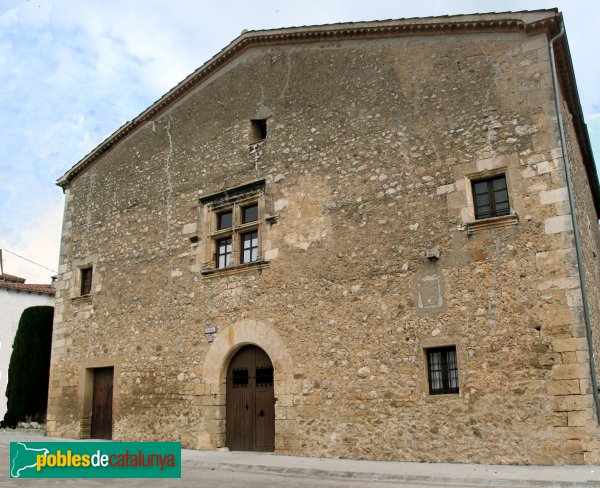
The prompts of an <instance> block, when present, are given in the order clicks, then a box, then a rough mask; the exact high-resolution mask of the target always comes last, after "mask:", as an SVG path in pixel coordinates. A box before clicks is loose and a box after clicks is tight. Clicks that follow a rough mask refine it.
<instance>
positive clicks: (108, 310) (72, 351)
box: [48, 34, 591, 464]
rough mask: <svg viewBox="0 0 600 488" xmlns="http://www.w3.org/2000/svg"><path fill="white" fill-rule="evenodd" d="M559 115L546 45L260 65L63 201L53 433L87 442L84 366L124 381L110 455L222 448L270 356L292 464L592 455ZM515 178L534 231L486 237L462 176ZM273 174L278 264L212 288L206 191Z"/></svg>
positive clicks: (442, 45)
mask: <svg viewBox="0 0 600 488" xmlns="http://www.w3.org/2000/svg"><path fill="white" fill-rule="evenodd" d="M553 113H554V109H553V106H552V91H551V78H550V65H549V62H548V50H547V42H546V38H545V35H542V34H540V35H537V36H530V37H528V36H527V35H525V34H475V35H456V36H452V35H444V36H431V37H416V38H402V39H388V40H381V41H378V40H370V41H356V42H332V43H313V44H306V45H304V44H303V45H294V46H281V47H268V48H266V47H265V48H260V49H259V48H254V49H251V50H249V51H247V52H246V53H245V54H243V55H242V56H240V57H239V58H237V60H234V61H232V62H231V63H230V64H229V65H228V66H227V68H225V69H223V70H221V71H220V72H219V73H217V74H216V75H215V76H213V77H212V78H211V79H210V80H208V81H206V82H205V83H203V85H202V86H200V87H199V88H198V89H196V90H195V91H194V92H193V93H192V94H191V95H189V96H188V97H187V98H186V99H185V100H183V101H181V102H179V103H178V104H177V105H176V106H174V107H173V108H172V109H170V110H169V111H168V112H166V113H164V114H163V115H161V116H160V118H159V119H157V120H155V121H153V122H151V123H148V124H147V125H146V126H145V127H144V128H142V129H140V130H138V131H137V132H135V133H134V134H132V135H131V136H130V137H128V138H127V139H126V140H125V141H123V142H121V143H120V144H119V145H118V146H117V147H115V148H114V149H113V150H112V151H110V152H109V153H108V154H106V155H105V156H104V157H103V158H102V159H100V160H99V161H97V162H96V163H95V164H94V165H93V166H92V167H91V168H90V169H88V170H87V171H85V173H83V174H82V175H80V176H78V177H77V178H76V179H75V181H74V182H73V183H72V185H71V187H70V190H69V195H68V197H67V201H66V218H65V230H64V235H63V238H64V242H63V249H62V254H61V256H62V257H61V259H62V264H61V269H60V273H61V274H60V279H59V292H58V300H57V312H56V313H57V319H60V320H58V321H57V322H60V324H58V323H57V325H56V326H55V336H54V341H55V342H54V349H53V360H52V373H51V374H52V378H51V388H50V403H49V422H48V429H49V433H50V434H51V435H63V436H68V437H70V436H72V437H77V436H80V435H82V434H83V433H84V429H83V427H82V425H83V423H82V419H83V420H85V417H86V416H88V420H89V411H88V407H86V405H87V404H86V400H85V389H86V388H89V386H87V385H86V384H85V377H86V374H85V372H86V369H87V368H92V367H96V366H102V365H115V372H116V373H117V368H118V375H117V379H116V384H117V389H116V392H115V395H116V396H115V412H114V423H115V426H114V438H115V439H117V440H156V441H158V440H175V439H181V440H182V442H183V445H184V446H185V447H199V448H215V447H218V446H222V445H223V443H224V439H225V437H224V432H225V427H226V419H225V414H224V412H225V407H224V405H225V401H226V399H225V394H224V392H225V388H224V376H223V375H224V369H226V367H227V362H228V360H229V358H230V357H231V355H232V354H233V353H234V352H235V349H236V348H237V347H239V346H241V345H242V344H244V343H249V342H253V343H256V344H257V345H259V346H260V347H262V348H263V349H265V351H267V352H268V353H269V355H270V356H271V358H272V359H273V363H274V366H275V396H276V398H277V403H276V450H277V452H280V453H290V454H302V455H311V456H341V457H350V458H369V459H395V460H412V461H417V460H420V461H451V462H483V463H542V464H544V463H549V464H554V463H581V462H584V452H586V446H584V445H583V443H584V441H586V440H589V439H590V434H589V431H588V430H586V429H585V428H584V427H583V426H582V427H579V426H578V424H577V423H574V422H573V421H571V418H572V417H573V415H572V414H571V413H569V412H573V411H578V412H582V415H583V416H586V418H589V417H590V412H591V403H590V396H589V395H585V394H583V393H582V390H581V389H580V385H581V382H582V381H585V371H584V370H583V368H584V366H583V365H582V363H580V362H578V360H576V359H577V358H578V357H579V356H582V355H584V354H585V351H586V346H585V344H584V343H583V342H582V341H581V340H580V338H581V337H582V335H581V327H582V325H581V324H582V322H581V317H580V316H579V308H578V306H577V302H576V300H577V292H578V290H577V286H578V285H577V280H576V278H577V277H576V274H575V273H576V269H575V268H574V261H573V256H572V245H571V239H570V236H569V229H568V224H567V220H566V219H567V218H568V217H569V215H568V209H567V208H566V207H565V202H564V198H563V193H561V192H562V191H563V190H561V189H562V188H563V187H564V185H565V183H564V172H563V170H562V169H561V166H560V164H559V163H560V160H559V151H558V147H559V146H558V142H557V136H556V129H555V123H553V122H552V119H551V117H552V114H553ZM264 117H270V118H269V119H268V136H267V140H266V141H265V142H263V143H260V144H258V145H254V146H249V145H248V142H249V137H250V136H249V131H250V124H249V121H250V119H255V118H264ZM498 172H501V173H504V174H506V176H507V180H508V186H509V192H510V202H511V207H512V209H513V211H514V212H515V213H516V214H517V215H518V219H516V218H514V217H510V218H506V219H502V223H503V225H504V226H498V225H496V224H494V225H492V226H491V228H487V229H486V228H475V227H473V228H472V227H470V226H469V225H468V224H469V222H470V221H472V220H473V208H472V206H473V203H472V197H471V189H470V181H471V179H473V178H476V177H481V176H485V175H489V174H496V173H498ZM257 178H264V179H265V180H266V195H265V199H266V200H267V201H268V202H267V204H268V209H267V210H268V213H273V214H277V219H274V220H271V221H268V222H267V221H266V220H265V221H264V223H263V224H264V226H265V227H266V228H268V240H269V242H268V248H269V259H270V264H269V265H268V266H267V267H265V268H261V269H254V268H251V267H250V268H249V269H247V270H244V271H239V272H234V273H215V274H211V275H203V274H202V272H201V269H202V258H201V253H200V251H199V249H200V246H195V245H192V244H190V241H189V235H190V232H191V233H193V229H201V228H202V222H200V221H199V219H200V213H199V211H198V208H197V200H198V198H199V197H201V196H203V195H208V194H212V193H214V192H217V191H220V190H225V189H227V188H232V187H235V186H237V185H240V184H243V183H246V182H248V181H251V180H255V179H257ZM263 217H264V216H263ZM199 237H200V240H201V243H202V242H204V240H205V239H207V236H205V235H200V236H199ZM263 245H264V246H267V243H263ZM433 248H437V250H438V251H439V255H440V257H439V260H437V261H436V262H430V261H429V260H428V259H427V258H426V252H427V251H428V250H430V249H433ZM88 264H93V265H94V282H93V294H92V297H91V298H90V299H82V298H81V297H77V279H78V278H77V276H78V269H79V268H80V267H82V266H86V265H88ZM208 326H215V327H216V328H217V332H216V334H215V335H211V336H210V339H212V340H213V341H214V342H212V343H211V342H209V340H208V339H209V337H208V336H206V335H205V334H204V329H205V328H206V327H208ZM438 345H455V346H456V349H457V354H458V364H459V379H460V393H459V394H456V395H438V396H435V395H429V394H428V387H427V373H426V368H427V365H426V355H425V348H427V347H435V346H438ZM572 356H573V357H575V359H574V358H573V357H572ZM571 389H572V390H571ZM566 390H569V393H570V394H569V395H567V396H565V395H564V393H565V391H566ZM586 391H587V390H586ZM571 393H572V394H571ZM88 403H89V402H88ZM567 403H568V404H569V405H567ZM572 404H576V406H577V410H575V409H574V408H572V407H571V406H572ZM573 418H574V417H573ZM586 422H587V420H586ZM586 425H587V424H586Z"/></svg>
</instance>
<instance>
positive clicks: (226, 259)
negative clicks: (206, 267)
mask: <svg viewBox="0 0 600 488" xmlns="http://www.w3.org/2000/svg"><path fill="white" fill-rule="evenodd" d="M230 265H231V237H226V238H225V239H219V240H218V241H217V268H226V267H227V266H230Z"/></svg>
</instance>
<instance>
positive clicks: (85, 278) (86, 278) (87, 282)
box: [81, 267, 93, 296]
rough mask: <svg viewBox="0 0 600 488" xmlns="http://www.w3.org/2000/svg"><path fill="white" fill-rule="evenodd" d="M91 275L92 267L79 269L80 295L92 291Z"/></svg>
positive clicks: (88, 293)
mask: <svg viewBox="0 0 600 488" xmlns="http://www.w3.org/2000/svg"><path fill="white" fill-rule="evenodd" d="M92 275H93V268H92V267H89V268H83V269H82V270H81V295H82V296H84V295H90V294H91V293H92Z"/></svg>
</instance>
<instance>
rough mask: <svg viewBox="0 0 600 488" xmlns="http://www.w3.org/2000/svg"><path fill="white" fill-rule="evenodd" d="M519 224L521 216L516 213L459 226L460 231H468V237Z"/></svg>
mask: <svg viewBox="0 0 600 488" xmlns="http://www.w3.org/2000/svg"><path fill="white" fill-rule="evenodd" d="M518 223H519V216H518V215H517V214H516V213H511V214H509V215H503V216H502V217H491V218H489V219H479V220H474V221H472V222H467V223H465V224H463V225H459V227H458V229H459V230H466V231H467V235H469V236H470V235H473V234H475V232H481V231H483V230H491V229H501V228H503V227H512V226H513V225H517V224H518Z"/></svg>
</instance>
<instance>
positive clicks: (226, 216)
mask: <svg viewBox="0 0 600 488" xmlns="http://www.w3.org/2000/svg"><path fill="white" fill-rule="evenodd" d="M217 218H218V223H217V229H219V230H221V229H229V228H230V227H231V224H232V223H233V212H232V211H231V210H229V211H228V212H223V213H220V214H219V215H218V217H217Z"/></svg>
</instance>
